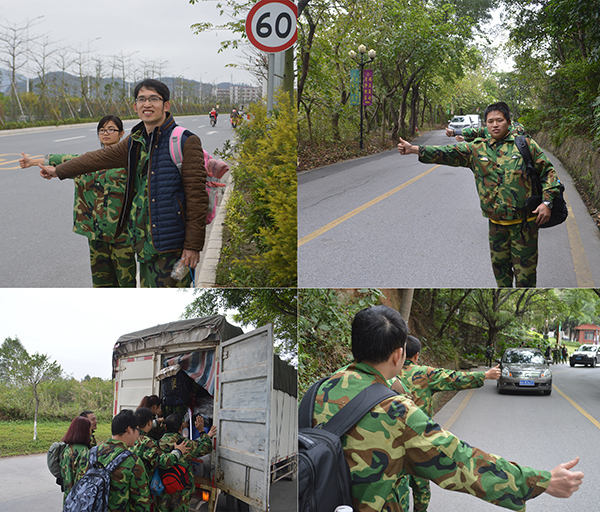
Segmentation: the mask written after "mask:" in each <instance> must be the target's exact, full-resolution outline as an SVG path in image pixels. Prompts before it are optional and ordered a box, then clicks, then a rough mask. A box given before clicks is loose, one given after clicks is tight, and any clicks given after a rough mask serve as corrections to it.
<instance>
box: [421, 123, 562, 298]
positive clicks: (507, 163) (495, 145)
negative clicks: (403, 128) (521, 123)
mask: <svg viewBox="0 0 600 512" xmlns="http://www.w3.org/2000/svg"><path fill="white" fill-rule="evenodd" d="M527 141H528V144H529V149H530V151H531V155H532V158H533V161H534V164H535V167H536V170H537V171H538V172H539V174H540V179H541V182H542V188H543V191H542V196H543V197H542V200H543V201H553V200H554V198H555V197H557V196H558V194H559V182H558V178H557V176H556V171H555V170H554V167H553V166H552V164H551V163H550V161H549V160H548V158H546V155H544V153H543V152H542V150H541V148H540V147H539V146H538V145H537V143H536V142H535V141H534V140H533V139H527ZM419 160H420V161H421V162H425V163H436V164H442V165H450V166H453V167H469V168H470V169H471V170H472V171H473V174H474V175H475V183H476V185H477V192H478V193H479V200H480V206H481V210H482V213H483V215H484V217H487V218H488V219H489V228H490V230H489V243H490V254H491V259H492V268H493V270H494V277H495V278H496V283H497V284H498V286H502V287H505V286H506V287H509V286H512V280H513V276H514V278H515V282H516V285H517V286H526V287H534V286H535V284H536V268H537V253H538V245H537V241H538V226H537V224H535V219H536V215H532V214H531V212H526V211H525V201H526V200H527V199H528V198H529V197H531V196H532V195H533V194H532V184H531V180H529V179H527V176H526V171H525V162H524V161H523V157H522V156H521V153H520V152H519V149H518V148H517V146H516V144H515V138H514V136H513V135H512V134H510V133H509V134H508V135H507V136H506V137H505V138H504V139H502V140H495V139H493V138H489V137H488V138H486V139H476V140H474V141H473V142H463V143H461V144H456V145H449V146H419Z"/></svg>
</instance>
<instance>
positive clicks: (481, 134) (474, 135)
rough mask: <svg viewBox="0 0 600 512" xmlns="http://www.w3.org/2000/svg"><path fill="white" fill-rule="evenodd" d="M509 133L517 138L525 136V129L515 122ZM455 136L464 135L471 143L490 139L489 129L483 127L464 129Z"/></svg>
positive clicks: (456, 131) (455, 132) (456, 132)
mask: <svg viewBox="0 0 600 512" xmlns="http://www.w3.org/2000/svg"><path fill="white" fill-rule="evenodd" d="M508 133H510V134H511V135H513V136H514V137H516V136H517V135H525V128H523V125H522V124H520V123H518V122H516V121H514V122H513V123H511V125H510V126H509V128H508ZM454 134H455V135H462V136H463V137H464V138H465V142H471V141H473V140H475V139H485V138H486V137H489V132H488V130H487V127H485V126H482V127H481V128H463V129H462V130H461V129H456V130H454Z"/></svg>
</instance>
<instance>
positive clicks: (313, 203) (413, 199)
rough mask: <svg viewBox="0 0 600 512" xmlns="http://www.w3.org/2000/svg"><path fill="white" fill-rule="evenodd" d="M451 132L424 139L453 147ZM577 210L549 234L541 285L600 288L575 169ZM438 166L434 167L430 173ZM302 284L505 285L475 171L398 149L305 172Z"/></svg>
mask: <svg viewBox="0 0 600 512" xmlns="http://www.w3.org/2000/svg"><path fill="white" fill-rule="evenodd" d="M449 141H451V139H448V138H447V137H446V136H445V134H444V132H443V131H434V132H429V133H427V134H425V135H424V136H423V137H421V138H420V139H417V141H416V143H417V144H434V145H441V144H448V143H449ZM546 154H547V155H548V157H549V158H550V160H551V161H552V162H553V163H554V165H555V167H556V169H557V172H558V174H559V176H560V179H561V181H562V182H563V183H564V184H565V188H566V196H567V200H568V202H569V204H570V207H571V214H570V216H569V219H568V220H567V222H566V223H565V224H563V225H560V226H556V227H554V228H550V229H544V230H541V232H540V241H539V253H540V258H539V266H538V283H537V284H538V286H540V287H578V286H586V287H588V286H589V287H593V286H598V285H600V233H599V231H598V229H597V228H596V226H595V224H594V222H593V220H592V219H591V218H590V216H589V214H588V213H587V210H586V208H585V205H584V204H583V202H582V201H581V199H580V197H579V195H578V193H577V191H576V189H575V187H574V185H573V183H572V180H571V178H570V176H569V175H568V174H567V172H566V171H565V170H564V168H563V167H562V165H561V164H560V162H559V161H558V160H557V159H556V158H555V157H554V156H553V155H551V154H548V153H546ZM428 171H430V172H428ZM298 238H299V248H298V280H299V283H298V284H299V285H300V286H301V287H340V288H353V287H365V286H370V287H384V288H393V287H397V288H402V287H495V286H496V282H495V280H494V276H493V273H492V268H491V263H490V255H489V247H488V221H487V219H485V218H484V217H483V216H482V215H481V210H480V208H479V199H478V196H477V192H476V188H475V181H474V178H473V174H472V172H471V171H470V170H469V169H465V168H456V167H447V166H441V167H440V166H434V165H432V164H422V163H420V162H418V159H417V156H416V155H409V156H405V157H401V156H399V155H398V152H397V151H396V150H393V151H389V152H386V153H382V154H379V155H374V156H370V157H365V158H360V159H356V160H351V161H347V162H343V163H339V164H335V165H331V166H328V167H323V168H321V169H315V170H312V171H307V172H304V173H301V174H300V175H299V176H298Z"/></svg>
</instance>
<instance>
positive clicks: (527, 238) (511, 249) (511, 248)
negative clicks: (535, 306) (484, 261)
mask: <svg viewBox="0 0 600 512" xmlns="http://www.w3.org/2000/svg"><path fill="white" fill-rule="evenodd" d="M538 231H539V228H538V226H537V224H536V223H535V220H530V221H528V222H526V223H525V224H524V225H522V224H521V223H518V224H511V225H509V226H503V225H501V224H494V223H493V222H492V221H490V253H491V256H492V269H493V270H494V277H495V278H496V283H497V284H498V287H506V288H511V287H512V285H513V277H514V280H515V285H516V286H517V287H526V288H535V283H536V269H537V263H538Z"/></svg>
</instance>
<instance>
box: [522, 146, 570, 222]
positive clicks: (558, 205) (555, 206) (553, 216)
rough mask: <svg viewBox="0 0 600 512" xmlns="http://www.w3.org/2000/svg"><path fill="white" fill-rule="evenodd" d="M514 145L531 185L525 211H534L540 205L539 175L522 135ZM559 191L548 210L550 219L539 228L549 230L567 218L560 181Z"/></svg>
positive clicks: (540, 186)
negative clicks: (522, 161)
mask: <svg viewBox="0 0 600 512" xmlns="http://www.w3.org/2000/svg"><path fill="white" fill-rule="evenodd" d="M515 144H516V145H517V148H518V149H519V152H520V153H521V156H522V157H523V160H524V161H525V166H526V168H527V177H528V178H529V179H530V180H531V183H532V185H533V196H532V197H530V198H528V199H527V202H526V204H525V207H526V209H527V211H529V210H531V211H533V210H535V209H536V208H537V207H538V206H539V205H540V203H541V202H542V182H541V180H540V175H539V174H538V173H537V171H536V170H535V166H534V165H533V158H532V157H531V152H530V151H529V145H528V144H527V139H526V138H525V136H524V135H519V136H518V137H515ZM558 183H559V184H560V191H559V194H558V196H557V197H555V198H554V201H552V208H551V210H550V212H551V213H550V219H548V221H546V222H544V223H543V224H541V225H540V228H551V227H552V226H557V225H558V224H562V223H563V222H564V221H565V220H567V216H568V215H569V209H568V208H567V203H566V202H565V198H564V196H563V192H564V191H565V187H564V185H563V184H562V183H560V181H559V182H558Z"/></svg>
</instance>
